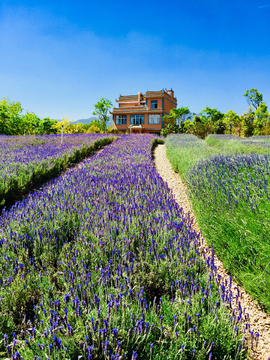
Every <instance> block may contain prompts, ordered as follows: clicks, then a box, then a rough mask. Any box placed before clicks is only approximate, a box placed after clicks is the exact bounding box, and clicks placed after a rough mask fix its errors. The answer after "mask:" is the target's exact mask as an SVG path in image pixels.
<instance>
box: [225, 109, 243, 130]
mask: <svg viewBox="0 0 270 360" xmlns="http://www.w3.org/2000/svg"><path fill="white" fill-rule="evenodd" d="M224 122H225V124H226V126H227V128H226V133H228V134H235V135H238V136H240V132H241V120H240V116H239V115H238V114H236V112H235V111H233V110H229V111H227V113H226V114H224Z"/></svg>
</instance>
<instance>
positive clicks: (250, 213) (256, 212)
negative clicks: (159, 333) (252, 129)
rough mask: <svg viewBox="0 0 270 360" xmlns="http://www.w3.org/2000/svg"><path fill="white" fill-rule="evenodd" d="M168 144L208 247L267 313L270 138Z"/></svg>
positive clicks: (178, 140) (213, 138) (185, 139)
mask: <svg viewBox="0 0 270 360" xmlns="http://www.w3.org/2000/svg"><path fill="white" fill-rule="evenodd" d="M166 144H167V154H168V157H169V159H170V161H171V162H172V165H173V167H174V169H175V170H176V171H178V172H179V173H180V175H181V176H182V177H183V179H184V181H185V182H186V184H187V186H188V190H189V196H190V199H191V202H192V206H193V209H194V212H195V214H196V218H197V220H198V223H199V226H200V229H201V230H202V232H203V234H204V236H205V237H206V239H207V242H208V244H212V245H213V247H214V250H215V252H216V253H217V255H218V256H219V257H220V259H221V260H222V261H223V263H224V266H225V268H226V269H227V270H228V271H229V273H231V274H232V275H233V277H234V278H235V279H236V280H237V281H238V282H239V283H240V284H241V285H243V287H244V288H245V289H246V290H247V291H248V292H249V293H250V295H251V296H252V297H253V298H255V299H256V300H258V301H259V303H260V304H261V305H262V306H264V307H265V309H266V310H267V311H268V312H270V224H269V219H270V183H269V181H270V157H269V155H268V154H269V145H270V143H269V139H268V138H267V139H264V138H261V137H259V138H255V139H254V137H253V138H250V139H245V140H244V139H243V140H241V139H237V138H234V137H232V136H209V137H208V138H206V141H203V140H199V139H196V138H194V137H193V136H192V137H191V136H189V135H182V136H179V137H178V136H173V137H171V138H170V137H168V139H167V140H166Z"/></svg>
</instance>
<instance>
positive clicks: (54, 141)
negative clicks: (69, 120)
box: [0, 134, 113, 205]
mask: <svg viewBox="0 0 270 360" xmlns="http://www.w3.org/2000/svg"><path fill="white" fill-rule="evenodd" d="M112 141H113V138H112V137H111V136H108V135H105V134H78V135H74V134H72V135H70V134H65V136H64V140H63V143H61V135H42V136H5V135H0V179H1V181H0V205H4V204H6V203H7V202H9V201H14V199H18V198H20V197H21V196H22V194H25V193H28V192H29V190H31V189H33V187H34V186H37V185H39V184H41V183H43V182H44V181H46V180H49V179H50V178H52V177H54V176H56V175H59V174H60V173H61V171H63V170H65V169H67V168H68V167H69V166H71V165H72V164H74V163H76V162H78V161H79V160H82V159H84V158H85V157H86V156H89V155H90V154H91V152H93V151H95V150H97V149H98V148H100V147H102V146H103V145H106V144H108V143H110V142H112Z"/></svg>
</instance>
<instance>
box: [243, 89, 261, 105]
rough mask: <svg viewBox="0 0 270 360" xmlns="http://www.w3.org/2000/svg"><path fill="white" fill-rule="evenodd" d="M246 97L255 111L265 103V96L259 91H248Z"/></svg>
mask: <svg viewBox="0 0 270 360" xmlns="http://www.w3.org/2000/svg"><path fill="white" fill-rule="evenodd" d="M244 96H245V97H246V98H247V102H248V104H249V105H251V106H253V107H254V108H255V109H258V107H259V106H260V104H261V103H262V101H263V96H262V94H260V93H259V92H258V90H257V89H250V90H247V91H246V92H245V93H244Z"/></svg>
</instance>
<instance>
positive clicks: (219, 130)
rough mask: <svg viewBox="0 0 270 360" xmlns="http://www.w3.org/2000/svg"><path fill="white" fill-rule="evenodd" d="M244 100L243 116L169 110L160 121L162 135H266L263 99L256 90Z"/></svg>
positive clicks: (268, 119) (269, 119)
mask: <svg viewBox="0 0 270 360" xmlns="http://www.w3.org/2000/svg"><path fill="white" fill-rule="evenodd" d="M244 96H245V97H246V99H247V101H248V104H249V107H248V109H247V111H246V112H245V113H244V114H243V115H238V114H237V113H236V112H235V111H233V110H229V111H228V112H227V113H222V112H220V111H219V110H217V109H214V108H210V107H206V108H205V109H202V110H201V111H200V113H199V114H194V113H191V112H190V110H189V108H188V107H181V108H178V109H172V110H171V111H170V114H169V115H166V116H164V117H163V120H164V129H163V130H162V135H164V136H166V135H168V134H171V133H190V134H194V135H196V136H198V137H200V138H202V139H204V138H205V137H206V136H207V135H209V134H234V135H237V136H242V137H249V136H253V135H270V114H269V112H268V107H267V105H266V104H265V103H264V102H263V95H262V94H260V93H259V92H258V90H257V89H250V90H247V91H246V92H245V94H244Z"/></svg>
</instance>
